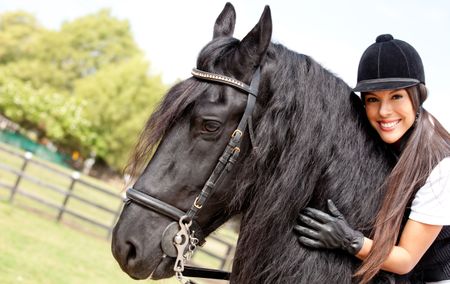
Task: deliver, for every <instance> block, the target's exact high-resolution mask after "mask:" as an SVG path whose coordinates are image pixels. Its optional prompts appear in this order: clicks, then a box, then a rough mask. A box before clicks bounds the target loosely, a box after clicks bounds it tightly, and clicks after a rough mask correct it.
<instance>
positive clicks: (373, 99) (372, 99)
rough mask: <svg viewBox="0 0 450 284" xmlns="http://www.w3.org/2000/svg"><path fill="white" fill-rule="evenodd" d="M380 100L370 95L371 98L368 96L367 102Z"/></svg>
mask: <svg viewBox="0 0 450 284" xmlns="http://www.w3.org/2000/svg"><path fill="white" fill-rule="evenodd" d="M377 101H378V100H377V99H376V98H374V97H369V98H366V103H375V102H377Z"/></svg>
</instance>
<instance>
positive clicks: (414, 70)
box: [296, 34, 450, 283]
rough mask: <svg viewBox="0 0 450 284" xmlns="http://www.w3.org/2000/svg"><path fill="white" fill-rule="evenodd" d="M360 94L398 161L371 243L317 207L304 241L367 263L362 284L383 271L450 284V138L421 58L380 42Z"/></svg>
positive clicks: (361, 71) (366, 60) (364, 63)
mask: <svg viewBox="0 0 450 284" xmlns="http://www.w3.org/2000/svg"><path fill="white" fill-rule="evenodd" d="M354 91H359V92H361V98H362V100H363V102H364V103H365V108H366V115H367V118H368V120H369V122H370V124H371V125H372V127H373V128H374V129H375V130H376V132H377V133H378V134H379V137H380V138H381V140H382V141H383V142H384V143H386V144H387V145H386V146H387V148H389V149H391V150H392V152H393V154H394V155H395V156H396V157H397V160H398V161H397V164H396V165H395V167H394V169H393V170H392V172H391V174H390V175H389V176H388V178H387V179H386V182H385V184H386V186H387V192H386V193H385V196H384V199H383V202H382V205H381V209H380V211H379V213H378V214H377V216H376V217H375V228H374V230H373V233H371V235H370V238H371V239H370V238H367V237H364V235H363V234H362V233H361V232H359V231H358V230H354V229H353V228H352V227H351V226H350V225H349V224H348V223H347V222H346V220H345V217H344V216H343V214H341V213H340V212H339V210H338V209H337V208H336V206H334V204H333V202H332V201H329V204H328V207H329V211H330V213H331V215H329V214H327V213H325V212H322V211H319V210H316V209H312V208H309V209H307V210H305V211H304V212H303V213H301V214H300V221H301V224H300V225H298V226H297V227H296V231H297V232H298V233H299V235H300V237H299V241H300V243H302V244H304V245H306V246H310V247H315V248H330V249H335V248H340V249H343V250H345V251H347V252H348V253H350V254H353V255H355V256H356V257H358V258H359V259H362V260H363V263H362V265H361V267H360V269H359V270H358V271H357V272H356V274H355V275H356V276H358V277H361V282H360V283H367V282H368V281H370V280H371V279H372V278H373V277H374V276H375V275H376V274H377V273H378V271H380V270H385V271H389V272H393V273H395V274H399V275H404V274H407V275H406V276H405V277H404V278H405V279H407V281H411V283H423V282H422V281H425V282H426V283H427V282H431V281H440V283H441V282H442V283H450V210H449V209H448V206H447V205H446V204H449V202H450V134H449V133H448V132H447V131H446V130H445V129H444V127H443V126H442V125H441V124H440V123H439V121H438V120H437V119H435V118H434V117H433V116H432V115H431V114H430V113H429V112H428V111H427V110H426V109H425V108H423V107H422V104H423V102H424V101H425V100H426V98H427V90H426V88H425V73H424V68H423V64H422V60H421V58H420V56H419V54H418V53H417V51H416V50H415V49H414V47H412V46H411V45H410V44H408V43H407V42H404V41H401V40H398V39H394V38H393V37H392V36H391V35H389V34H386V35H380V36H378V37H377V39H376V42H375V43H374V44H372V45H371V46H369V47H368V48H367V49H366V51H365V52H364V54H363V55H362V57H361V61H360V64H359V68H358V84H357V86H356V88H355V89H354ZM399 236H400V238H399ZM408 283H409V282H408ZM433 283H434V282H433Z"/></svg>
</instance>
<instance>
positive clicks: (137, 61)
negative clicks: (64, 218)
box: [0, 10, 166, 169]
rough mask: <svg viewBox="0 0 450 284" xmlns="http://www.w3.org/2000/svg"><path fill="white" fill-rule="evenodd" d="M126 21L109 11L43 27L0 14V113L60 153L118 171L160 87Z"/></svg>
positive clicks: (19, 14) (24, 15) (162, 88)
mask: <svg viewBox="0 0 450 284" xmlns="http://www.w3.org/2000/svg"><path fill="white" fill-rule="evenodd" d="M148 69H149V63H148V62H147V61H146V60H145V59H144V57H143V55H142V52H141V51H140V50H139V48H138V47H137V45H136V43H135V42H134V39H133V37H132V35H131V31H130V26H129V24H128V22H127V21H122V20H118V19H116V18H114V17H112V16H111V14H110V12H109V11H108V10H102V11H100V12H98V13H96V14H92V15H87V16H85V17H81V18H79V19H76V20H74V21H72V22H66V23H64V24H63V25H62V27H61V30H59V31H51V30H46V29H44V28H43V27H41V26H40V25H39V23H38V22H37V20H36V19H35V18H34V17H33V16H32V15H29V14H27V13H25V12H14V13H5V14H2V15H0V112H2V113H3V114H4V115H6V116H7V117H9V118H10V119H11V120H13V121H15V122H17V123H19V124H20V125H21V126H22V127H23V128H25V129H29V130H33V131H35V132H37V133H38V135H39V137H41V138H43V137H48V138H49V139H50V140H52V141H53V142H54V143H55V144H57V145H58V146H59V148H60V149H62V150H63V151H65V152H71V151H74V150H77V151H80V152H81V153H82V154H83V155H84V156H87V155H88V154H89V153H90V152H92V151H95V152H96V153H97V155H98V157H100V158H101V159H102V160H104V161H106V162H107V163H108V164H109V165H110V166H111V167H113V168H115V169H121V168H122V167H123V165H124V163H125V161H126V159H127V154H128V151H129V150H130V148H131V147H132V145H133V144H134V140H135V139H136V137H137V135H138V132H139V130H140V128H141V127H142V126H143V124H144V122H145V119H146V117H147V116H148V115H149V113H150V112H151V110H152V109H153V107H154V105H155V103H156V102H157V101H158V100H159V99H160V98H161V96H162V94H163V93H164V92H165V90H166V86H165V85H164V84H163V83H162V82H161V79H160V78H159V77H150V76H149V75H148Z"/></svg>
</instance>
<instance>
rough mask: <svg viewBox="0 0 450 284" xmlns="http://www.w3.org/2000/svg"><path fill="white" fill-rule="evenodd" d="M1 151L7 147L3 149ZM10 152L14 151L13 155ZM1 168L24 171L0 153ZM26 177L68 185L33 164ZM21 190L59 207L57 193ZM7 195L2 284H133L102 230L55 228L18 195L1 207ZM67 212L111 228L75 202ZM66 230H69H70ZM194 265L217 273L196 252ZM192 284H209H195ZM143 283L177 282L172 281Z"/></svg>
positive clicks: (0, 249)
mask: <svg viewBox="0 0 450 284" xmlns="http://www.w3.org/2000/svg"><path fill="white" fill-rule="evenodd" d="M1 146H2V147H4V148H5V147H7V146H5V145H4V144H1ZM14 151H16V150H15V149H14ZM0 164H6V165H8V166H9V167H12V168H15V169H17V170H18V169H20V167H21V165H22V160H21V158H19V157H16V156H14V155H11V154H8V153H5V152H3V151H0ZM49 166H51V167H55V168H57V169H58V170H62V171H65V172H67V173H71V172H72V171H71V170H70V169H67V168H62V167H59V166H53V165H50V164H49ZM26 173H27V174H29V175H30V176H34V177H38V178H39V179H42V180H44V181H46V182H48V183H50V184H52V185H56V186H59V187H61V188H67V187H68V185H69V183H70V179H67V178H66V177H62V176H59V175H57V174H52V173H51V172H47V171H46V170H42V168H39V167H37V166H36V165H33V164H29V166H28V167H27V170H26ZM16 178H17V177H16V176H15V175H14V174H12V173H8V172H7V171H3V170H1V169H0V181H1V182H2V183H6V184H13V183H14V181H15V180H16ZM83 179H87V180H88V181H89V182H91V183H94V184H95V185H97V186H100V187H102V188H106V189H109V190H111V192H115V193H117V192H119V191H120V189H117V188H114V186H111V185H109V184H107V183H104V182H102V181H99V180H95V179H93V178H91V177H87V176H83ZM19 188H21V190H24V191H26V192H30V193H33V194H35V195H38V196H40V197H41V198H44V199H45V200H47V202H51V203H54V204H58V205H60V204H61V202H62V200H63V198H64V196H63V195H61V194H60V193H57V192H53V191H50V190H48V189H45V188H43V187H40V186H38V185H36V184H33V183H31V182H29V181H26V180H23V181H22V182H21V183H20V186H19ZM74 193H76V194H79V195H82V196H84V197H87V198H89V199H91V200H95V201H96V202H98V203H101V204H102V205H103V206H105V207H108V208H110V209H112V210H114V209H116V210H117V209H118V208H119V207H120V206H121V201H120V200H118V199H117V198H112V197H110V196H108V195H105V194H101V193H99V192H96V191H94V190H92V189H89V188H88V187H86V186H84V185H83V184H79V183H78V184H76V186H75V188H74ZM9 194H10V192H9V190H8V189H6V188H2V187H0V284H10V283H30V284H31V283H32V284H41V283H42V284H44V283H45V284H53V283H55V284H56V283H58V284H60V283H63V284H65V283H94V284H97V283H136V281H133V280H132V279H130V278H129V277H128V276H127V275H126V274H125V273H124V272H122V271H121V270H120V268H119V267H118V264H117V263H116V262H115V260H114V258H113V257H112V254H111V252H110V243H109V241H107V240H106V239H105V235H106V232H105V230H104V229H103V228H98V227H95V226H93V225H91V224H89V223H86V222H85V221H82V220H79V219H76V218H75V217H73V216H70V215H68V214H66V215H64V216H63V219H62V221H63V222H62V223H57V222H55V216H57V214H58V210H56V209H54V208H49V207H47V206H44V205H41V204H39V203H38V202H35V201H33V200H29V199H27V198H26V197H24V196H20V195H16V197H15V199H14V203H13V204H12V205H11V204H9V203H7V202H6V201H5V200H7V199H8V197H9ZM67 207H68V208H69V209H71V210H74V211H77V212H82V213H83V214H84V215H86V216H89V217H91V218H95V219H96V221H98V222H101V223H104V224H105V225H110V224H112V223H113V222H114V216H113V215H112V214H110V213H108V212H104V211H100V210H98V209H96V208H92V207H89V206H88V205H86V204H83V203H82V202H80V201H77V200H70V201H69V203H68V204H67ZM23 208H28V209H32V211H36V212H31V211H30V210H24V209H23ZM35 213H38V214H35ZM66 224H70V225H71V226H70V227H68V226H66ZM74 228H78V229H74ZM80 229H81V230H80ZM86 232H88V234H86ZM215 235H216V236H218V237H220V238H221V239H225V240H227V241H228V242H230V243H235V242H236V239H237V234H236V233H234V232H233V231H232V230H229V229H227V228H221V229H220V230H219V232H218V233H215ZM226 248H227V247H226V246H225V245H223V244H221V243H219V242H217V241H214V240H209V241H207V243H206V245H205V249H207V250H208V251H213V252H215V253H219V254H220V253H222V254H225V251H226ZM193 262H194V263H195V264H197V265H200V266H204V267H210V268H219V267H220V261H219V260H218V259H216V258H213V257H211V256H209V255H207V254H205V253H204V252H202V251H197V253H196V254H195V256H194V258H193ZM230 265H231V263H228V266H227V267H226V269H230ZM196 282H198V283H210V282H207V281H198V280H196ZM141 283H178V282H177V281H175V280H174V279H171V280H162V281H158V282H155V281H153V282H152V281H144V282H141Z"/></svg>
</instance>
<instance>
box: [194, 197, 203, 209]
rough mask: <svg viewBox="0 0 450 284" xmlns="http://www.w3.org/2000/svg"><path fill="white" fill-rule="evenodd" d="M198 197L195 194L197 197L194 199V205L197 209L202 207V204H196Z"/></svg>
mask: <svg viewBox="0 0 450 284" xmlns="http://www.w3.org/2000/svg"><path fill="white" fill-rule="evenodd" d="M198 199H199V197H198V196H197V198H195V201H194V206H195V208H197V209H201V208H202V207H203V204H198Z"/></svg>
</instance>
